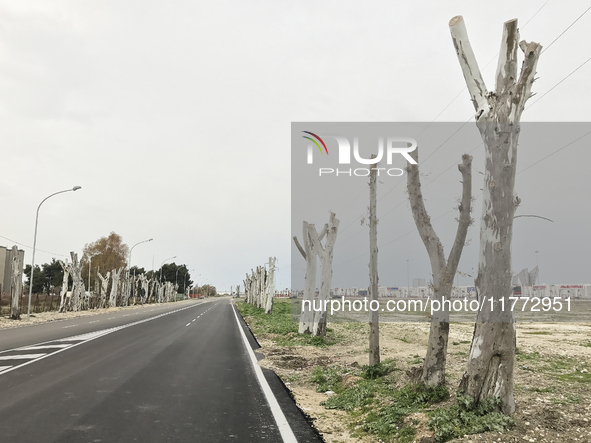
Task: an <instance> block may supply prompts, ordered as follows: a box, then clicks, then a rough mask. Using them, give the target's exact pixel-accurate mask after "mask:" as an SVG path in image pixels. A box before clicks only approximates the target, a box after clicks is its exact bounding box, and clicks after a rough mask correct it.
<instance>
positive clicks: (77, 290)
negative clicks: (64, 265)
mask: <svg viewBox="0 0 591 443" xmlns="http://www.w3.org/2000/svg"><path fill="white" fill-rule="evenodd" d="M70 257H72V263H71V265H70V275H71V276H72V295H71V296H70V307H71V309H72V310H73V311H80V310H81V309H82V307H83V297H84V280H83V279H82V263H81V262H80V261H78V254H76V253H75V252H73V251H72V252H70Z"/></svg>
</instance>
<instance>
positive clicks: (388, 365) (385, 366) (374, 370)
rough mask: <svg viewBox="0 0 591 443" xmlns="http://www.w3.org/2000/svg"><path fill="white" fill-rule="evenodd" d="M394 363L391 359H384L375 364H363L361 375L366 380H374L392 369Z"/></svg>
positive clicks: (393, 368)
mask: <svg viewBox="0 0 591 443" xmlns="http://www.w3.org/2000/svg"><path fill="white" fill-rule="evenodd" d="M395 369H396V364H395V363H394V361H392V360H385V361H383V362H380V363H378V364H376V365H364V366H363V367H362V368H361V374H360V375H361V377H363V378H365V379H367V380H375V379H376V378H378V377H383V376H384V375H386V374H389V373H390V372H392V371H394V370H395Z"/></svg>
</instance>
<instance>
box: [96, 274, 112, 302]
mask: <svg viewBox="0 0 591 443" xmlns="http://www.w3.org/2000/svg"><path fill="white" fill-rule="evenodd" d="M96 274H97V276H98V278H99V280H100V281H101V298H100V302H99V305H98V307H99V308H104V307H105V306H107V289H108V288H109V278H110V276H111V272H110V271H109V272H107V275H106V276H105V277H103V275H102V274H101V273H100V272H97V273H96Z"/></svg>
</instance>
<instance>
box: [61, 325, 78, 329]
mask: <svg viewBox="0 0 591 443" xmlns="http://www.w3.org/2000/svg"><path fill="white" fill-rule="evenodd" d="M74 326H78V325H70V326H64V327H63V328H62V329H68V328H73V327H74Z"/></svg>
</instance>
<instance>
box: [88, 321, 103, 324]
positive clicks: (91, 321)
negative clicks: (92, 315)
mask: <svg viewBox="0 0 591 443" xmlns="http://www.w3.org/2000/svg"><path fill="white" fill-rule="evenodd" d="M98 322H100V320H95V321H89V322H88V324H91V323H98Z"/></svg>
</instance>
